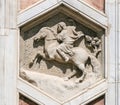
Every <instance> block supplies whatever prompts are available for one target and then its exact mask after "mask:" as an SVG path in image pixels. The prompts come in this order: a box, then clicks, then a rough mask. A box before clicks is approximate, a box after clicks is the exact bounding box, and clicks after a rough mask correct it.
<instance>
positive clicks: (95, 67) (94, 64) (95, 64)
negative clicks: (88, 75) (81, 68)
mask: <svg viewBox="0 0 120 105" xmlns="http://www.w3.org/2000/svg"><path fill="white" fill-rule="evenodd" d="M89 57H90V60H91V65H92V69H93V72H94V73H95V74H98V75H101V70H100V68H101V64H100V62H99V61H98V59H97V58H96V57H95V56H93V55H90V56H89Z"/></svg>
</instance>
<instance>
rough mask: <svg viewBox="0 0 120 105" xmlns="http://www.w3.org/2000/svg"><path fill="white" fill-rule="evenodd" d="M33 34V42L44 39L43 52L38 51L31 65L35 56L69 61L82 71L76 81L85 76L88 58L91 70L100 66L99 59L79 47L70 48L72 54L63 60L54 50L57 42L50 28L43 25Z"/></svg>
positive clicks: (80, 80) (70, 76) (57, 44)
mask: <svg viewBox="0 0 120 105" xmlns="http://www.w3.org/2000/svg"><path fill="white" fill-rule="evenodd" d="M68 35H69V33H68ZM35 36H36V38H35V40H34V43H35V42H36V41H40V39H44V41H45V43H44V53H38V54H37V55H36V57H35V58H34V59H33V61H32V62H31V63H30V64H32V65H33V63H34V62H35V60H36V59H37V58H43V59H46V60H55V61H58V62H62V63H71V64H73V65H75V66H77V68H78V69H79V70H81V71H82V76H80V78H78V79H77V80H76V83H79V82H82V81H83V80H84V78H85V76H86V70H85V64H86V62H87V61H88V60H89V59H90V60H91V65H92V67H93V71H96V70H98V69H99V66H100V64H99V61H98V60H97V59H96V58H95V57H94V56H92V55H90V54H88V53H87V51H85V50H84V49H83V48H81V47H74V48H72V49H71V50H72V51H73V53H74V55H73V56H69V55H68V57H69V61H68V62H65V61H64V60H63V58H62V57H61V56H60V55H59V54H58V53H57V51H56V49H57V47H58V46H59V43H58V42H57V40H55V34H54V32H53V30H52V29H51V28H48V27H44V28H42V29H40V31H39V32H38V33H37V34H36V35H35ZM73 75H74V74H72V75H69V76H68V77H66V80H68V79H70V78H72V76H73Z"/></svg>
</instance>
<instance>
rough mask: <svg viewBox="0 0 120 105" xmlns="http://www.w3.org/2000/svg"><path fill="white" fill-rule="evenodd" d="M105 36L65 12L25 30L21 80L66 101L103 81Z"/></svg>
mask: <svg viewBox="0 0 120 105" xmlns="http://www.w3.org/2000/svg"><path fill="white" fill-rule="evenodd" d="M102 37H103V36H102V35H98V33H96V32H95V31H94V30H91V29H89V28H87V27H86V26H83V25H82V24H81V23H79V22H77V21H75V20H74V19H72V18H70V17H68V16H66V15H64V14H62V13H59V14H57V15H55V16H53V17H52V18H49V19H48V20H46V21H45V22H42V23H40V24H39V25H37V26H35V27H33V28H31V29H29V30H27V31H25V32H22V30H21V37H20V43H21V44H20V77H21V78H23V79H24V80H26V81H28V82H29V83H31V84H33V85H35V86H36V87H38V88H39V89H41V90H43V91H45V92H46V93H48V94H49V95H50V96H52V97H55V98H57V99H58V100H61V101H63V100H66V99H68V98H70V97H71V96H73V95H75V94H77V93H78V92H81V91H82V90H84V89H86V88H88V87H89V86H91V85H92V84H94V83H96V82H97V81H100V80H101V79H103V77H104V76H103V70H102V66H103V64H102V62H103V57H102V56H103V55H102V54H103V49H102V48H103V47H102V45H103V44H102V41H103V40H102ZM58 96H59V97H58Z"/></svg>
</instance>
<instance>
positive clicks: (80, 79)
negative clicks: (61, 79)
mask: <svg viewBox="0 0 120 105" xmlns="http://www.w3.org/2000/svg"><path fill="white" fill-rule="evenodd" d="M77 67H78V69H80V70H81V71H82V76H81V77H80V78H78V79H77V80H76V81H75V83H79V82H82V81H83V80H84V78H85V76H86V71H85V65H84V64H83V63H82V64H78V65H77Z"/></svg>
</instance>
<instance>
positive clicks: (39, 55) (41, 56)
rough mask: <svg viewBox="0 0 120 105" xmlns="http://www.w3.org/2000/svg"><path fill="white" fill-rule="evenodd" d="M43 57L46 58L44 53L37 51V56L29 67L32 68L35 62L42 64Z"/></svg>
mask: <svg viewBox="0 0 120 105" xmlns="http://www.w3.org/2000/svg"><path fill="white" fill-rule="evenodd" d="M43 58H44V55H41V54H40V53H37V54H36V56H35V57H34V59H33V60H32V61H31V62H30V63H29V68H31V67H32V66H33V64H34V63H35V62H36V63H39V64H40V61H41V60H42V59H43Z"/></svg>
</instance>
